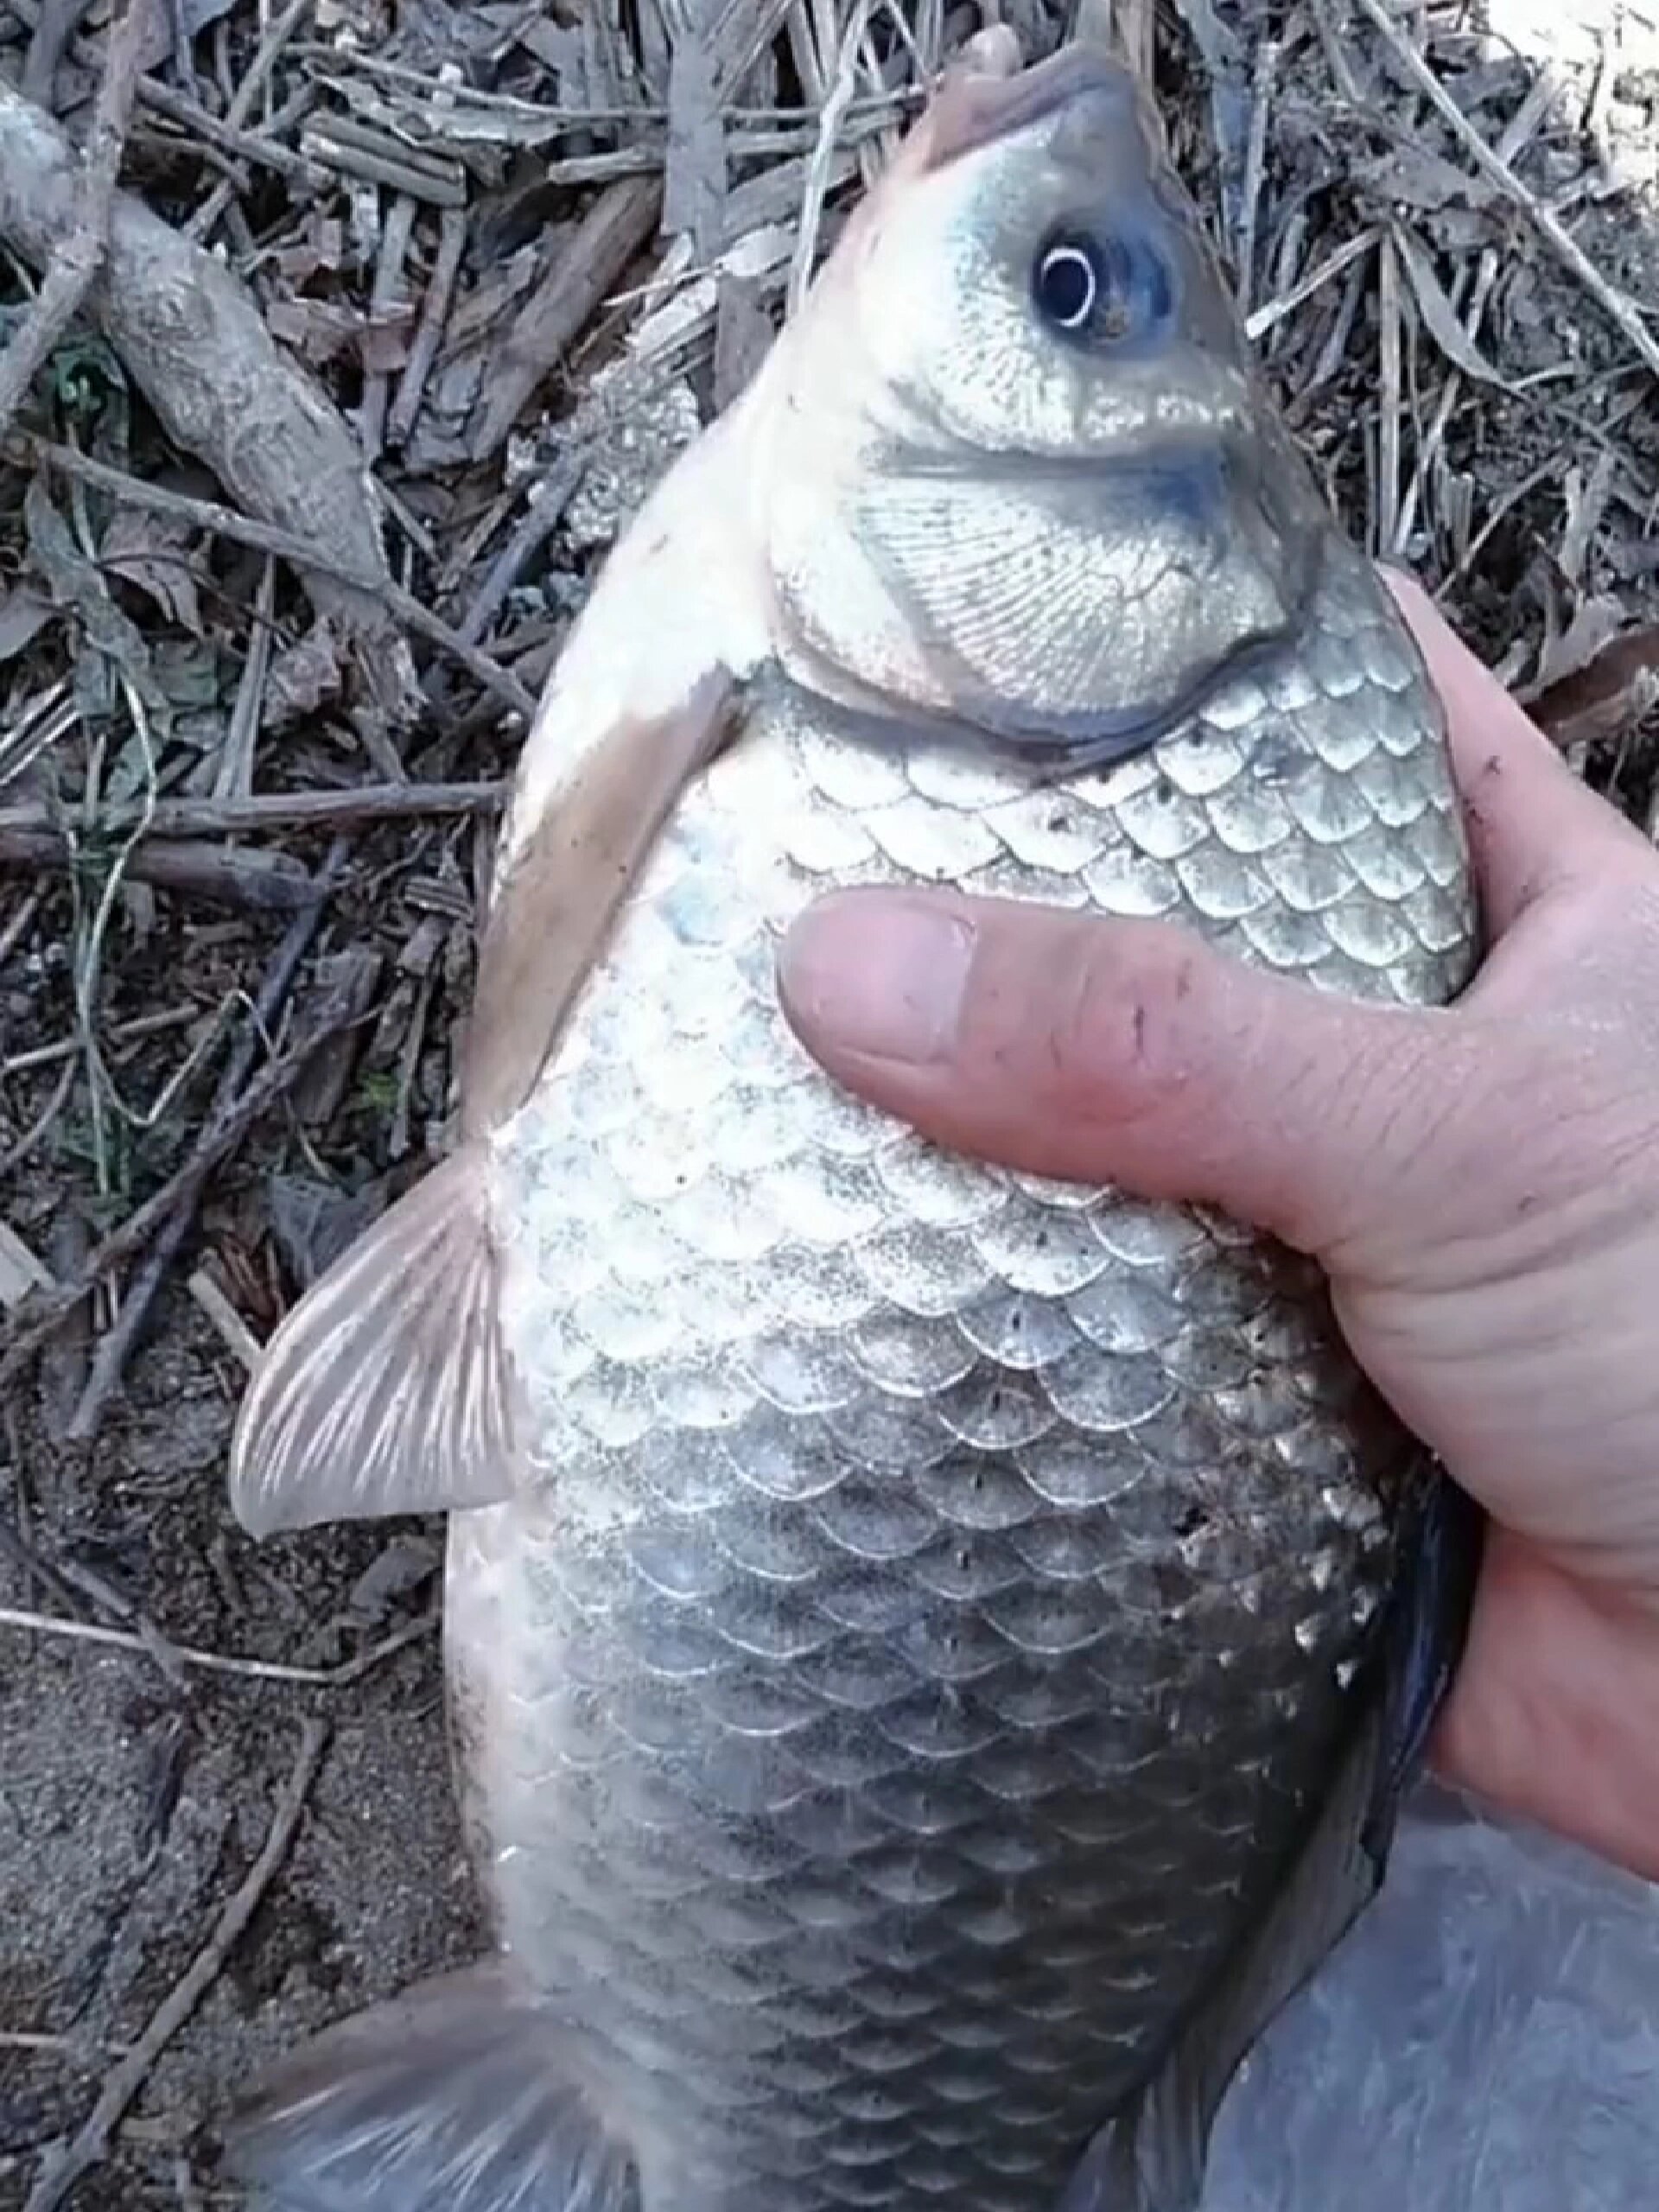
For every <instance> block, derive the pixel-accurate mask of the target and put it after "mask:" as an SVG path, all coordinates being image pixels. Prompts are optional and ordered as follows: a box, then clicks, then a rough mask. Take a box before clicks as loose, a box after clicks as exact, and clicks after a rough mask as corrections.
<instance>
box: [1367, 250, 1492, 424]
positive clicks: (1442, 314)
mask: <svg viewBox="0 0 1659 2212" xmlns="http://www.w3.org/2000/svg"><path fill="white" fill-rule="evenodd" d="M1392 229H1393V236H1394V242H1395V245H1396V246H1397V247H1398V248H1399V250H1400V259H1401V262H1402V264H1403V266H1404V269H1405V271H1406V276H1407V277H1408V281H1409V283H1410V285H1411V289H1412V294H1413V296H1414V299H1415V300H1416V302H1417V308H1418V312H1419V313H1420V314H1421V316H1422V318H1423V321H1425V322H1426V323H1427V325H1428V330H1429V335H1430V336H1431V337H1432V338H1433V340H1434V343H1435V344H1436V345H1437V346H1439V347H1440V351H1441V353H1444V354H1445V355H1446V359H1447V360H1449V361H1451V362H1452V363H1453V364H1454V365H1455V366H1456V367H1458V368H1459V369H1461V370H1462V372H1463V373H1464V374H1465V376H1466V377H1471V378H1474V379H1475V380H1476V381H1477V382H1478V383H1480V384H1491V385H1497V387H1498V389H1499V391H1510V392H1512V391H1514V389H1515V387H1514V385H1511V384H1510V381H1509V379H1508V378H1507V377H1503V376H1500V375H1499V374H1498V372H1497V370H1496V369H1495V368H1494V367H1493V366H1492V365H1491V362H1490V361H1489V360H1488V359H1486V356H1485V355H1484V353H1482V352H1481V350H1480V348H1479V346H1477V345H1476V344H1475V342H1474V340H1473V339H1472V338H1471V337H1470V336H1469V335H1468V334H1467V332H1466V331H1465V329H1464V327H1463V325H1462V323H1461V322H1459V320H1458V315H1457V310H1456V309H1455V308H1453V306H1452V302H1451V301H1450V300H1449V299H1447V297H1446V294H1445V292H1444V290H1443V289H1441V286H1440V278H1439V277H1437V276H1436V275H1435V274H1434V270H1433V264H1431V263H1430V261H1429V257H1428V256H1427V253H1425V252H1424V251H1423V249H1422V247H1421V245H1420V244H1419V243H1418V241H1417V240H1416V239H1415V238H1414V237H1413V236H1412V234H1411V232H1409V231H1408V230H1407V229H1406V228H1405V227H1404V226H1403V225H1402V224H1397V223H1396V224H1395V225H1394V226H1392Z"/></svg>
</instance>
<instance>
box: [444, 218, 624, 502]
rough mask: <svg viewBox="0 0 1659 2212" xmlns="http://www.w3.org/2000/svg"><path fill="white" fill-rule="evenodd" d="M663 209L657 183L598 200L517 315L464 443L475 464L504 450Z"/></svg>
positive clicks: (494, 365) (494, 364)
mask: <svg viewBox="0 0 1659 2212" xmlns="http://www.w3.org/2000/svg"><path fill="white" fill-rule="evenodd" d="M662 204H663V188H662V181H661V179H660V178H658V177H627V178H625V179H624V180H623V181H622V182H621V183H620V184H613V185H612V186H611V187H610V188H609V189H608V190H607V191H606V192H603V193H601V194H600V196H599V198H598V199H597V200H595V201H594V204H593V206H592V207H590V208H589V209H588V213H586V214H585V215H584V216H583V217H582V221H581V222H580V224H578V226H577V227H576V230H575V235H574V236H573V237H572V238H570V240H569V243H568V244H567V245H566V246H565V247H564V249H563V252H562V253H561V254H560V256H559V258H558V260H557V261H556V264H554V266H553V267H552V269H550V270H549V272H548V275H547V278H546V281H545V282H544V283H543V284H541V285H540V286H539V287H538V289H537V290H536V291H535V292H533V293H532V294H531V296H530V298H529V300H527V301H526V302H525V303H524V306H523V307H522V308H520V309H519V312H518V317H517V320H516V321H514V323H513V325H512V331H511V332H510V334H509V335H508V337H507V339H506V340H505V344H504V345H503V346H502V347H501V349H500V353H499V357H498V359H496V361H495V362H494V363H493V366H492V371H491V375H490V380H489V383H488V385H487V386H486V390H485V392H484V396H483V399H482V401H481V403H480V406H479V410H478V416H477V419H476V421H475V422H474V424H473V427H472V430H471V434H470V436H469V438H468V448H469V450H470V452H471V454H472V457H473V459H474V461H487V460H488V459H489V458H490V456H491V454H494V453H496V452H498V451H499V448H501V447H502V446H504V445H505V443H506V442H507V438H508V435H509V434H510V433H511V431H512V426H513V424H514V423H516V422H517V421H518V416H519V411H520V410H521V409H522V408H523V407H524V404H525V402H526V401H527V400H528V399H529V398H530V397H531V393H532V392H533V391H535V390H536V387H537V385H539V384H540V383H541V381H542V379H543V377H545V376H546V375H547V374H548V373H549V372H550V370H551V369H552V368H553V367H554V366H555V365H556V363H557V362H558V361H559V360H560V359H562V358H563V355H564V354H566V353H568V352H569V349H570V347H571V346H574V345H575V341H576V340H577V339H578V338H580V337H581V335H582V332H583V331H584V330H585V329H586V328H587V327H588V323H589V322H590V321H592V319H593V317H594V315H595V314H596V313H597V312H598V310H599V308H600V307H601V304H602V302H603V301H604V299H605V296H606V294H607V292H608V291H609V290H610V289H611V286H612V285H613V283H615V282H616V280H617V279H618V277H620V275H621V274H622V271H623V270H625V269H626V267H627V265H628V263H629V262H630V261H631V260H632V257H633V256H634V255H635V254H636V253H637V252H638V251H639V249H640V247H641V246H642V245H644V244H645V240H646V239H647V238H649V237H650V236H651V233H652V226H653V225H654V224H655V223H656V220H657V218H658V213H659V212H660V210H661V208H662Z"/></svg>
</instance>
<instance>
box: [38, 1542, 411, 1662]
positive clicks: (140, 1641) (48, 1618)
mask: <svg viewBox="0 0 1659 2212" xmlns="http://www.w3.org/2000/svg"><path fill="white" fill-rule="evenodd" d="M3 1530H4V1524H3V1522H0V1535H3ZM42 1564H44V1562H42ZM441 1620H442V1608H441V1607H439V1606H437V1605H434V1606H432V1607H431V1608H430V1609H429V1611H426V1612H423V1613H422V1614H421V1615H420V1616H419V1618H417V1619H415V1620H412V1621H405V1622H404V1624H403V1626H402V1627H401V1628H398V1629H394V1630H392V1631H391V1634H390V1635H389V1636H383V1637H381V1639H380V1641H379V1642H378V1643H374V1644H371V1646H370V1647H369V1649H367V1650H366V1651H359V1653H358V1655H357V1656H356V1657H355V1658H354V1659H346V1660H342V1661H341V1662H340V1665H339V1666H338V1667H298V1666H292V1665H290V1664H289V1662H287V1661H286V1660H282V1659H244V1658H242V1657H240V1656H238V1655H237V1654H236V1653H233V1652H226V1651H203V1650H200V1649H198V1648H197V1647H196V1646H195V1645H194V1644H189V1643H168V1651H169V1653H170V1654H171V1656H173V1657H174V1658H175V1659H176V1660H177V1661H178V1662H179V1663H180V1665H181V1666H184V1667H188V1668H190V1669H193V1670H194V1672H196V1673H198V1674H203V1675H232V1676H234V1677H236V1678H237V1679H238V1680H239V1681H251V1682H292V1683H294V1684H296V1685H298V1686H303V1687H307V1688H312V1689H320V1690H338V1689H346V1688H350V1686H351V1684H352V1683H353V1682H360V1681H362V1679H363V1677H364V1676H365V1675H367V1674H372V1672H373V1670H374V1669H376V1668H377V1667H379V1666H383V1665H384V1664H385V1662H386V1661H387V1660H388V1659H391V1658H393V1657H395V1656H397V1653H398V1652H400V1651H403V1650H404V1649H407V1647H408V1646H409V1645H410V1644H411V1643H419V1642H420V1640H421V1638H422V1637H425V1636H430V1635H431V1634H432V1633H433V1631H434V1630H435V1629H436V1628H437V1627H438V1626H439V1624H440V1622H441ZM0 1628H9V1629H15V1630H17V1631H18V1632H19V1633H20V1634H22V1635H25V1636H48V1637H57V1638H59V1639H60V1641H61V1642H63V1643H96V1644H99V1645H101V1646H102V1647H103V1648H104V1649H106V1650H110V1651H131V1652H136V1653H137V1654H138V1655H139V1656H142V1657H143V1658H146V1659H153V1658H154V1657H155V1656H156V1650H155V1646H154V1644H153V1643H152V1642H151V1641H150V1639H149V1638H148V1637H143V1636H141V1635H140V1634H139V1633H138V1631H137V1630H136V1629H125V1628H105V1627H104V1626H103V1625H102V1624H100V1623H99V1622H97V1621H76V1620H63V1619H60V1618H59V1617H58V1616H57V1615H56V1614H54V1613H31V1612H29V1611H27V1610H26V1609H25V1608H24V1607H22V1606H21V1605H0Z"/></svg>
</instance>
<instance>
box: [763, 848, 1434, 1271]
mask: <svg viewBox="0 0 1659 2212" xmlns="http://www.w3.org/2000/svg"><path fill="white" fill-rule="evenodd" d="M779 989H780V993H781V997H782V1002H783V1006H784V1010H785V1015H786V1017H787V1019H788V1020H789V1021H790V1024H791V1027H792V1028H793V1029H794V1031H795V1033H796V1034H797V1036H798V1038H799V1039H800V1041H801V1043H802V1044H803V1045H804V1046H805V1048H806V1050H807V1051H808V1052H810V1053H811V1054H812V1055H813V1057H814V1058H817V1060H818V1061H819V1062H820V1064H821V1065H823V1067H824V1068H825V1069H826V1070H827V1071H828V1072H829V1074H830V1075H832V1076H833V1077H836V1079H837V1080H838V1081H839V1082H841V1083H842V1084H844V1085H845V1086H846V1087H847V1088H848V1089H849V1090H853V1091H855V1092H857V1093H859V1094H860V1095H861V1096H863V1097H864V1098H866V1099H867V1100H868V1101H869V1102H870V1103H872V1104H873V1105H875V1106H879V1107H880V1108H882V1109H885V1110H886V1111H887V1112H889V1113H891V1114H893V1115H896V1116H899V1118H900V1119H902V1120H904V1121H906V1122H910V1123H912V1126H914V1127H915V1128H918V1129H919V1130H920V1131H921V1132H922V1133H923V1134H924V1135H926V1136H929V1137H931V1138H932V1139H933V1140H934V1141H936V1142H938V1143H941V1144H944V1145H946V1146H948V1147H950V1148H951V1149H953V1150H955V1151H957V1152H962V1153H966V1154H970V1155H972V1156H974V1157H976V1158H980V1159H986V1160H995V1161H998V1162H1000V1163H1001V1164H1002V1165H1004V1166H1009V1167H1014V1168H1018V1169H1021V1170H1024V1171H1025V1172H1027V1173H1033V1174H1039V1175H1046V1176H1053V1177H1057V1178H1059V1179H1064V1180H1070V1181H1079V1182H1087V1183H1112V1184H1116V1185H1119V1186H1120V1187H1122V1188H1123V1189H1126V1190H1128V1191H1130V1192H1135V1194H1137V1195H1139V1196H1141V1197H1143V1198H1160V1199H1174V1200H1182V1201H1186V1202H1190V1203H1207V1204H1211V1205H1218V1206H1221V1207H1223V1208H1224V1210H1225V1211H1228V1212H1229V1213H1231V1214H1233V1215H1234V1216H1235V1217H1237V1218H1239V1219H1241V1220H1244V1221H1247V1222H1249V1223H1250V1224H1253V1225H1255V1226H1256V1227H1259V1228H1262V1229H1266V1230H1270V1231H1272V1232H1273V1233H1274V1235H1276V1236H1280V1237H1281V1238H1283V1239H1284V1240H1285V1241H1286V1242H1287V1243H1293V1244H1294V1245H1296V1246H1298V1247H1299V1248H1300V1249H1303V1250H1306V1251H1313V1252H1325V1251H1329V1250H1330V1249H1332V1248H1333V1247H1335V1246H1336V1245H1338V1244H1339V1243H1343V1242H1344V1241H1345V1240H1346V1239H1347V1238H1348V1237H1349V1236H1351V1235H1354V1234H1362V1235H1363V1232H1364V1230H1365V1229H1366V1228H1367V1227H1368V1226H1369V1225H1370V1224H1369V1223H1368V1221H1367V1219H1366V1214H1367V1211H1368V1209H1370V1208H1379V1209H1380V1208H1383V1207H1388V1208H1391V1209H1392V1208H1397V1206H1398V1205H1399V1203H1400V1201H1401V1198H1402V1195H1403V1187H1402V1178H1404V1177H1407V1176H1408V1174H1409V1171H1410V1169H1411V1167H1412V1166H1413V1165H1414V1160H1415V1159H1416V1157H1417V1154H1418V1152H1419V1150H1420V1143H1419V1140H1420V1139H1421V1137H1422V1136H1424V1135H1426V1134H1427V1131H1428V1129H1429V1128H1431V1127H1432V1126H1433V1122H1434V1119H1435V1116H1436V1114H1437V1112H1438V1110H1439V1108H1440V1104H1441V1103H1443V1081H1442V1071H1439V1070H1437V1068H1436V1066H1435V1064H1434V1063H1435V1057H1436V1053H1437V1051H1438V1049H1439V1047H1440V1044H1441V1042H1442V1038H1443V1028H1442V1025H1443V1024H1444V1021H1445V1019H1446V1017H1444V1016H1443V1015H1437V1014H1432V1013H1428V1012H1424V1011H1418V1010H1414V1009H1408V1008H1403V1007H1381V1006H1377V1007H1372V1006H1368V1005H1362V1004H1359V1003H1358V1002H1357V1001H1351V1000H1346V999H1338V998H1335V997H1333V996H1332V995H1329V994H1326V993H1324V992H1321V991H1318V990H1315V989H1314V988H1313V987H1312V986H1310V985H1309V984H1307V983H1306V982H1300V981H1299V980H1296V979H1294V978H1285V977H1280V976H1272V975H1268V974H1267V973H1265V972H1263V971H1262V970H1261V969H1255V968H1251V967H1249V966H1248V965H1246V964H1245V963H1243V962H1241V961H1237V960H1235V959H1232V958H1230V957H1227V956H1225V955H1223V954H1221V953H1219V952H1217V951H1216V950H1213V949H1211V947H1210V946H1208V945H1206V944H1205V943H1204V942H1203V940H1202V939H1200V938H1197V937H1196V936H1194V935H1193V934H1192V933H1191V932H1190V931H1185V930H1182V929H1180V928H1179V927H1177V926H1174V925H1171V924H1167V923H1161V922H1143V921H1114V920H1108V919H1103V918H1099V917H1096V916H1082V915H1077V914H1071V913H1066V912H1061V911H1058V910H1056V909H1054V908H1052V907H1047V906H1033V905H1030V904H1027V903H1025V902H1020V901H1014V900H1007V899H968V898H964V897H962V896H960V895H958V894H957V893H951V892H946V891H922V892H911V891H887V890H880V889H861V890H855V891H847V892H836V893H830V894H829V895H828V896H826V897H824V898H823V899H819V900H818V901H817V903H816V904H815V905H814V906H811V907H810V908H809V909H808V910H807V912H805V913H804V915H803V916H801V918H799V919H798V921H797V922H796V924H795V925H794V927H793V928H792V930H791V931H790V933H789V935H788V937H787V938H785V943H784V946H783V949H782V953H781V957H780V961H779Z"/></svg>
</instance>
